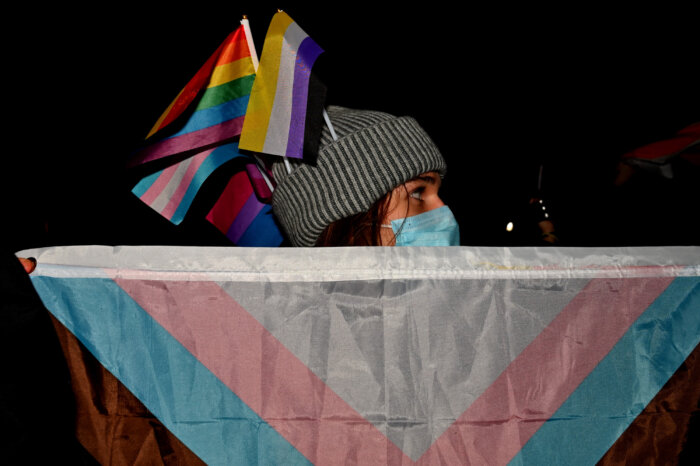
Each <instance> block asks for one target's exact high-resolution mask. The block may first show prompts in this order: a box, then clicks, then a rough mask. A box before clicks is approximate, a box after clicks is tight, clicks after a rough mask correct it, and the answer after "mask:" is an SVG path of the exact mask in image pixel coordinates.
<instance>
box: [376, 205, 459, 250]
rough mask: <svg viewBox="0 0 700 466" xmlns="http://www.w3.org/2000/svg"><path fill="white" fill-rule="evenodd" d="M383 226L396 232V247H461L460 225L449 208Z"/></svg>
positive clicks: (400, 219)
mask: <svg viewBox="0 0 700 466" xmlns="http://www.w3.org/2000/svg"><path fill="white" fill-rule="evenodd" d="M382 226H383V227H386V228H389V227H391V229H392V230H393V231H394V235H396V246H459V225H458V224H457V220H456V219H455V216H454V215H453V214H452V211H451V210H450V208H449V207H447V206H442V207H438V208H437V209H433V210H429V211H428V212H425V213H422V214H418V215H414V216H413V217H406V218H399V219H396V220H392V221H391V225H382Z"/></svg>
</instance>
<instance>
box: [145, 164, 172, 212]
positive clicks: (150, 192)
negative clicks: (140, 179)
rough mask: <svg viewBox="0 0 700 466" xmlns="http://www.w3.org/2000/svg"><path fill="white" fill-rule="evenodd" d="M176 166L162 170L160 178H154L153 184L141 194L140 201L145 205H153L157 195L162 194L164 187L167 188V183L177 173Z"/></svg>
mask: <svg viewBox="0 0 700 466" xmlns="http://www.w3.org/2000/svg"><path fill="white" fill-rule="evenodd" d="M177 166H178V164H175V165H171V166H170V167H168V168H166V169H165V170H163V173H161V174H160V176H159V177H158V178H156V180H155V181H154V182H153V184H152V185H151V186H150V187H149V188H148V189H147V190H146V192H145V193H143V196H141V200H142V201H143V202H145V203H146V204H147V205H151V204H153V201H155V200H156V198H157V197H158V195H159V194H160V193H161V192H163V190H164V189H165V187H166V186H168V183H170V180H171V179H172V177H173V175H175V172H176V171H177Z"/></svg>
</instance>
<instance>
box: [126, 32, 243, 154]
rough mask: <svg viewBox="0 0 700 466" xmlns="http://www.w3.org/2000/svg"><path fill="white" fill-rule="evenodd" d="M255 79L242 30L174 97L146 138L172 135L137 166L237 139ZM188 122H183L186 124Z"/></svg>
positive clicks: (151, 148) (149, 148)
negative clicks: (166, 130) (172, 128)
mask: <svg viewBox="0 0 700 466" xmlns="http://www.w3.org/2000/svg"><path fill="white" fill-rule="evenodd" d="M254 80H255V69H254V67H253V61H252V59H251V54H250V49H249V44H248V42H247V40H246V35H245V31H244V29H243V26H241V27H239V28H238V29H236V30H235V31H234V32H232V33H231V34H230V35H229V36H228V37H227V38H226V40H225V41H224V42H223V43H222V44H221V46H219V48H218V49H217V50H216V52H214V54H213V55H212V56H211V57H210V58H209V60H207V62H206V63H205V64H204V66H203V67H202V68H201V69H200V70H199V71H198V72H197V74H196V75H195V76H194V77H193V78H192V79H191V80H190V82H189V83H188V84H187V85H186V86H185V88H184V89H183V90H182V91H180V93H179V94H178V95H177V96H176V97H175V100H173V102H172V103H171V104H170V105H169V106H168V108H167V109H166V110H165V112H164V113H163V114H162V115H161V117H160V118H159V119H158V121H157V122H156V124H155V125H154V127H153V128H152V129H151V131H150V132H149V134H148V137H147V139H150V138H151V136H153V135H154V134H156V133H158V132H159V131H161V130H163V129H164V128H165V127H167V126H169V125H172V124H175V125H179V126H177V128H176V130H175V131H174V133H173V134H170V135H169V136H167V137H165V138H163V139H160V140H158V141H155V142H150V143H149V145H147V146H146V147H144V148H143V149H141V150H140V151H138V152H137V153H136V154H135V155H134V156H133V157H132V158H131V160H130V161H129V164H130V165H132V166H134V165H138V164H142V163H146V162H150V161H153V160H157V159H160V158H163V157H168V156H171V155H175V154H181V153H185V152H190V151H196V150H197V149H200V148H204V147H207V146H210V145H212V144H216V143H219V142H222V141H227V140H230V139H231V138H232V137H235V136H238V135H239V134H240V132H241V128H242V126H243V120H244V117H245V113H246V108H247V107H248V97H249V95H250V91H251V89H252V87H253V81H254ZM182 120H184V121H182Z"/></svg>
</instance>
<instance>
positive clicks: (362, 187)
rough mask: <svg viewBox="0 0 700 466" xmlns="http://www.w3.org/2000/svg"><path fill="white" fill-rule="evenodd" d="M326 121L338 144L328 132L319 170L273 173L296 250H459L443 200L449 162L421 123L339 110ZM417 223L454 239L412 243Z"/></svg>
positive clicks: (279, 212) (277, 169)
mask: <svg viewBox="0 0 700 466" xmlns="http://www.w3.org/2000/svg"><path fill="white" fill-rule="evenodd" d="M327 113H328V116H329V118H330V120H331V123H332V127H333V129H334V131H335V136H336V138H337V139H334V137H333V136H332V135H331V132H330V130H329V129H328V127H324V129H323V131H322V134H321V141H320V147H319V153H318V158H317V160H316V164H315V165H312V164H308V163H305V162H303V161H298V160H289V162H290V165H291V167H292V170H291V173H288V170H287V168H286V167H285V164H284V163H282V162H275V163H274V164H273V167H272V171H273V176H274V178H275V180H276V182H277V187H276V188H275V190H274V193H273V196H272V209H273V212H274V214H275V216H276V218H277V219H278V221H279V223H280V225H281V227H282V229H283V230H284V232H285V233H286V235H287V237H288V238H289V240H290V242H291V243H292V245H294V246H304V247H309V246H329V245H338V246H342V245H394V244H396V245H401V244H406V245H408V244H416V245H420V244H428V243H429V244H436V245H455V244H458V241H459V230H458V227H457V226H456V221H455V220H454V216H453V215H452V213H451V212H450V211H449V208H447V207H446V206H445V205H444V203H443V202H442V200H441V199H440V198H439V196H438V189H439V187H440V183H441V180H442V178H443V177H444V175H445V173H446V170H447V166H446V164H445V160H444V159H443V157H442V155H441V154H440V151H439V150H438V148H437V147H436V146H435V144H434V143H433V141H432V140H431V139H430V137H429V136H428V134H427V133H426V132H425V131H424V130H423V128H421V127H420V126H419V125H418V123H417V122H416V120H415V119H413V118H411V117H405V116H404V117H395V116H393V115H390V114H388V113H383V112H378V111H370V110H354V109H348V108H343V107H335V106H331V107H329V108H328V109H327ZM443 207H444V209H443ZM433 210H436V211H438V212H435V213H431V215H430V216H428V215H422V216H421V215H420V214H425V213H427V212H431V211H433ZM428 217H431V218H428ZM389 222H391V223H389ZM418 222H420V223H421V224H423V225H420V226H416V228H418V229H422V230H426V229H428V230H431V229H432V230H440V229H445V228H448V229H449V230H450V233H449V237H450V239H449V240H448V241H447V243H445V240H444V239H441V240H439V241H437V242H435V241H432V242H428V243H421V242H420V241H416V242H412V241H410V239H409V237H410V236H411V235H413V233H411V230H412V227H411V223H416V224H417V223H418ZM447 224H449V225H447ZM455 231H456V233H455ZM455 234H456V239H455ZM421 235H422V236H424V237H425V234H424V233H421ZM402 236H403V237H405V239H406V241H404V242H403V243H402V241H401V240H402ZM442 237H443V238H444V237H445V235H444V234H442ZM448 243H449V244H448Z"/></svg>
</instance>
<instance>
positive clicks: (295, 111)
mask: <svg viewBox="0 0 700 466" xmlns="http://www.w3.org/2000/svg"><path fill="white" fill-rule="evenodd" d="M322 52H323V50H322V49H321V48H320V47H319V46H318V44H317V43H316V42H314V40H313V39H311V37H309V36H308V34H306V33H305V32H304V31H303V30H302V29H301V28H300V27H299V26H298V25H297V24H296V23H295V22H294V21H293V20H292V18H290V17H289V15H287V14H286V13H284V12H278V13H276V14H275V16H274V17H273V18H272V21H271V23H270V26H269V28H268V31H267V35H266V36H265V43H264V44H263V52H262V55H261V57H260V66H259V67H258V73H257V77H256V79H255V83H254V84H253V90H252V92H251V96H250V103H249V105H248V112H247V115H246V119H245V122H244V123H243V130H242V133H241V140H240V147H241V149H244V150H250V151H255V152H261V153H265V154H273V155H281V156H286V157H295V158H302V157H303V156H304V152H305V150H304V147H305V145H307V147H308V152H309V153H315V152H316V150H317V146H318V142H317V139H318V136H319V135H320V129H321V125H322V110H323V102H322V101H323V99H324V98H325V88H322V87H321V85H320V82H318V81H317V80H313V81H312V79H311V68H312V67H313V65H314V63H315V62H316V59H317V58H318V56H319V55H320V54H321V53H322ZM310 82H314V83H316V84H317V85H316V86H313V87H312V88H311V90H312V91H311V92H310V86H309V84H310ZM311 133H314V134H311Z"/></svg>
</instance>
